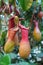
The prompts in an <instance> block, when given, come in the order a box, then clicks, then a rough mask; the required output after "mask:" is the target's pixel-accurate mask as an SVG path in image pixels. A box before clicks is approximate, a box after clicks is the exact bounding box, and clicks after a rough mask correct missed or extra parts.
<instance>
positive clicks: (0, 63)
mask: <svg viewBox="0 0 43 65" xmlns="http://www.w3.org/2000/svg"><path fill="white" fill-rule="evenodd" d="M10 63H11V60H10V56H9V55H4V56H2V57H1V58H0V65H9V64H10Z"/></svg>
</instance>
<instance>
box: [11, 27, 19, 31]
mask: <svg viewBox="0 0 43 65" xmlns="http://www.w3.org/2000/svg"><path fill="white" fill-rule="evenodd" d="M18 30H19V27H13V28H11V29H10V31H18Z"/></svg>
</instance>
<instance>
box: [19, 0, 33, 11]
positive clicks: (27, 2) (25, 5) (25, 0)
mask: <svg viewBox="0 0 43 65" xmlns="http://www.w3.org/2000/svg"><path fill="white" fill-rule="evenodd" d="M19 2H20V5H21V7H22V9H23V10H24V11H26V10H28V9H29V8H30V7H31V5H32V2H33V0H19Z"/></svg>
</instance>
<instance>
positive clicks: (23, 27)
mask: <svg viewBox="0 0 43 65" xmlns="http://www.w3.org/2000/svg"><path fill="white" fill-rule="evenodd" d="M19 27H20V28H22V29H27V30H29V29H30V27H25V26H23V25H22V24H19Z"/></svg>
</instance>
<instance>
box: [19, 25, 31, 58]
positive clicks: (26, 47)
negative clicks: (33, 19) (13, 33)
mask: <svg viewBox="0 0 43 65" xmlns="http://www.w3.org/2000/svg"><path fill="white" fill-rule="evenodd" d="M19 27H20V28H21V33H22V39H21V41H20V47H19V54H20V57H21V58H27V57H28V56H29V54H30V43H29V40H28V28H26V27H25V26H23V25H21V24H20V25H19Z"/></svg>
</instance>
